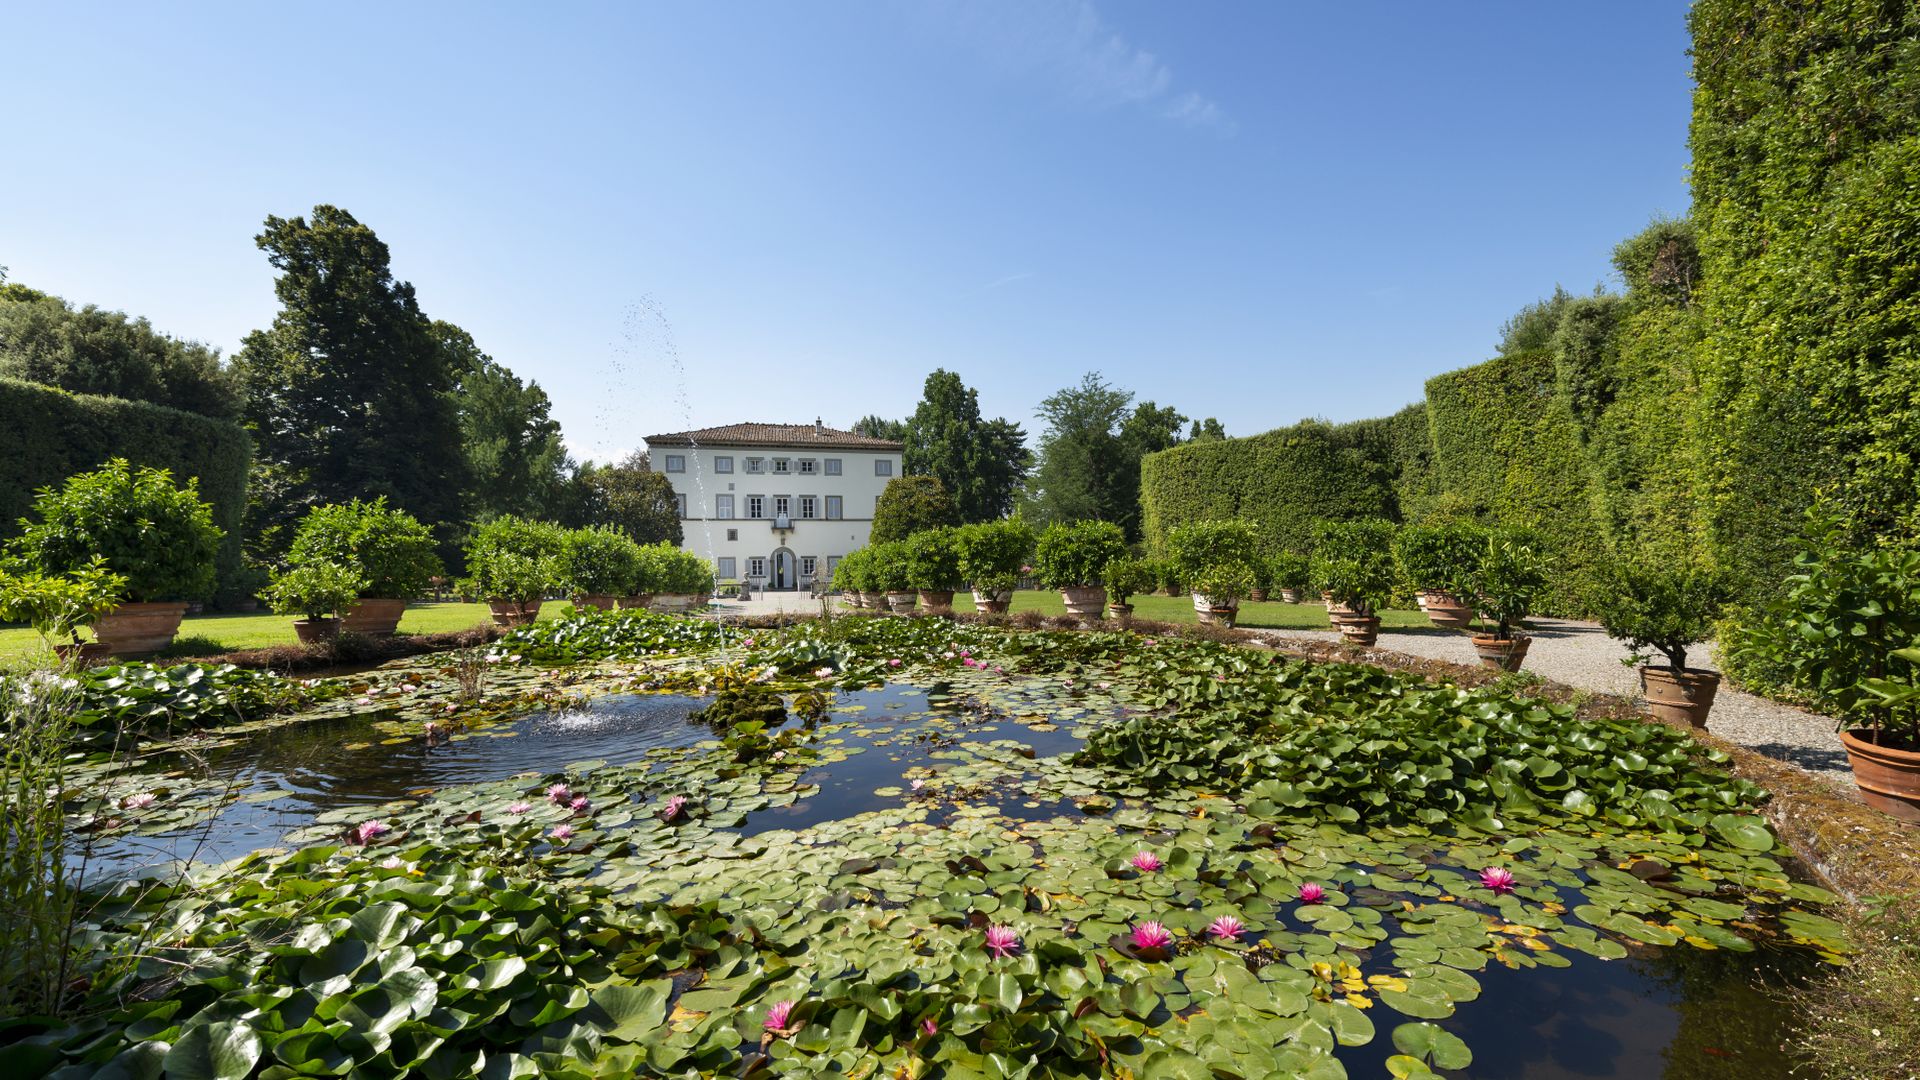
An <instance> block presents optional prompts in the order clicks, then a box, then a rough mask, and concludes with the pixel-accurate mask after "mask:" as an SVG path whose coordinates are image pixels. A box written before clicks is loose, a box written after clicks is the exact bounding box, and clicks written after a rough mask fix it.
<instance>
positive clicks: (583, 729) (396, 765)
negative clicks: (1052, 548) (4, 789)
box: [94, 686, 1811, 1080]
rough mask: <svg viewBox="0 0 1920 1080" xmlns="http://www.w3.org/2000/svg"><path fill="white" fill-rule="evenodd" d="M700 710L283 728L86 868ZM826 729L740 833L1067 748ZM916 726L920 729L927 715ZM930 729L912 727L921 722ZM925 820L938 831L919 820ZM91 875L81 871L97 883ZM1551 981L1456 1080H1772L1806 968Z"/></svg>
mask: <svg viewBox="0 0 1920 1080" xmlns="http://www.w3.org/2000/svg"><path fill="white" fill-rule="evenodd" d="M704 704H705V702H704V701H703V700H702V699H699V698H693V697H684V696H661V695H612V696H608V697H604V698H601V699H598V700H595V701H593V702H592V703H591V705H590V707H587V708H585V709H581V710H578V711H565V712H557V713H537V714H534V715H531V716H527V717H524V718H521V719H518V720H514V721H509V722H502V723H498V724H495V725H492V726H489V727H486V728H483V729H480V730H476V731H473V732H469V733H466V734H465V735H464V736H463V737H460V738H456V739H451V740H443V741H439V742H435V743H429V742H427V741H426V740H425V739H422V738H419V737H412V738H404V739H394V738H392V735H391V730H390V729H389V730H381V729H379V728H377V727H376V725H375V723H374V722H373V721H372V720H370V719H363V718H350V719H342V720H324V721H313V722H308V723H299V724H289V725H285V726H282V727H278V728H270V729H266V730H263V731H262V732H261V733H260V734H258V735H257V736H254V737H252V738H250V739H248V740H246V741H244V742H241V743H238V744H235V745H232V746H228V747H223V748H219V749H215V750H212V751H210V752H209V753H208V754H207V756H206V757H205V758H204V759H199V760H193V759H186V758H177V757H176V758H171V759H169V758H166V757H161V758H158V759H156V761H155V762H154V765H153V767H154V768H155V770H156V771H161V770H166V769H181V768H189V769H192V770H195V771H199V772H201V773H202V774H203V775H205V776H206V777H208V778H211V779H214V780H216V781H219V782H221V783H225V784H228V785H231V787H232V788H233V789H234V790H235V791H237V792H240V793H243V794H244V795H245V796H247V797H245V798H243V799H241V800H240V801H238V802H235V803H233V804H232V805H230V806H229V807H227V808H226V810H225V811H224V812H223V813H222V814H221V816H220V818H219V819H218V820H217V821H216V822H215V823H214V824H213V825H212V826H211V827H205V826H202V827H199V828H194V829H188V830H182V831H181V832H180V833H178V834H176V835H171V836H161V837H130V838H121V839H116V840H113V841H110V842H108V843H107V844H106V845H104V846H103V847H102V848H101V849H100V851H99V853H98V854H99V855H101V856H104V857H105V862H106V865H107V866H108V867H110V868H118V869H119V870H121V871H127V870H135V869H139V868H146V867H153V866H158V865H162V864H165V863H167V862H168V861H171V860H178V859H187V858H193V859H198V860H200V861H203V862H219V861H224V860H226V859H231V858H235V857H238V856H240V855H244V854H246V853H247V852H250V851H254V850H258V849H260V848H262V847H273V846H279V845H280V844H281V843H282V840H283V838H284V837H285V836H286V835H287V834H288V833H290V832H292V831H294V830H296V829H300V828H304V827H306V826H309V825H312V824H313V823H314V819H315V818H317V817H318V816H320V815H321V814H324V813H327V812H329V811H334V810H342V809H351V808H355V807H375V806H379V805H382V804H385V803H389V802H393V801H396V800H405V799H421V798H423V797H425V796H426V795H427V794H428V793H430V792H431V791H432V790H435V789H439V788H444V787H450V786H455V785H460V784H469V783H477V782H484V781H493V780H500V779H504V778H507V777H511V776H514V775H517V774H520V773H551V772H561V771H564V770H565V769H566V768H567V767H568V766H569V765H572V764H574V763H576V762H582V761H590V760H599V761H605V762H607V763H609V764H613V765H620V764H630V763H633V762H636V761H640V760H642V759H644V758H645V757H646V755H647V752H648V751H650V750H654V749H659V748H673V747H687V746H691V745H693V744H695V743H698V742H701V741H703V740H708V739H712V738H713V737H714V735H713V732H712V731H711V730H710V729H709V728H708V727H706V726H705V725H703V724H700V723H697V722H690V721H689V719H688V717H689V716H690V715H691V714H692V713H693V712H695V711H696V710H698V709H699V708H701V707H702V706H703V705H704ZM834 708H835V715H834V718H833V719H834V720H835V721H850V722H851V724H852V727H851V728H849V729H843V730H838V731H835V732H833V733H832V735H831V737H834V738H840V739H843V740H844V741H845V744H846V746H847V747H848V748H854V747H859V748H862V749H863V752H861V753H855V754H852V755H850V756H848V757H847V758H846V759H845V760H842V761H838V762H832V763H828V764H823V765H821V766H819V767H817V768H814V769H813V770H811V771H809V772H808V773H807V774H806V776H805V777H804V778H803V779H804V780H805V781H806V782H808V783H814V784H818V785H819V786H820V790H819V792H818V793H817V794H815V795H813V796H812V797H810V798H805V799H801V800H798V801H797V802H795V803H794V804H792V805H791V806H786V807H779V808H773V809H767V810H762V811H758V812H755V813H753V814H752V815H750V816H749V818H748V820H747V824H746V826H745V827H744V829H743V831H745V832H747V833H757V832H761V831H764V830H767V829H775V828H779V829H798V828H805V827H807V826H809V825H814V824H817V823H820V822H824V821H831V820H836V819H839V818H844V817H848V816H851V815H854V814H859V813H862V812H865V811H868V810H877V809H882V808H887V807H892V806H897V805H899V797H898V796H895V795H884V796H883V795H879V794H876V789H880V788H890V787H906V786H908V780H907V779H905V778H904V777H903V775H902V774H903V772H905V771H906V770H908V769H911V768H914V767H916V766H927V767H941V766H945V765H950V764H952V760H951V759H941V758H936V757H934V756H933V755H935V754H937V753H939V752H941V751H942V750H945V749H947V748H949V747H951V746H953V745H955V744H956V743H959V742H968V741H991V740H1001V739H1007V740H1014V741H1016V742H1019V743H1021V744H1023V745H1025V746H1028V747H1031V748H1032V749H1033V751H1034V753H1035V754H1036V755H1037V756H1039V757H1048V756H1051V755H1056V754H1062V753H1069V752H1071V751H1073V750H1074V749H1076V748H1077V747H1078V746H1079V745H1080V740H1078V739H1077V738H1075V737H1074V736H1073V735H1072V734H1071V733H1070V732H1068V731H1067V730H1065V729H1064V728H1063V729H1061V730H1057V731H1034V730H1032V729H1030V728H1028V727H1026V726H1024V725H1022V724H1020V723H1017V722H1014V721H1010V720H1006V719H994V718H991V717H978V716H974V715H971V714H967V713H964V712H961V711H959V710H955V709H951V708H946V707H942V706H938V705H933V704H930V703H929V701H928V698H927V695H926V692H925V691H924V690H921V689H919V688H915V687H909V686H890V687H888V688H886V689H883V690H877V691H869V692H862V693H846V694H840V695H838V696H837V697H836V698H835V699H834ZM930 714H931V715H930ZM936 717H937V722H929V721H933V720H935V718H936ZM1025 799H1026V796H1025V795H1024V794H1017V795H1015V796H1014V797H1011V798H1009V799H1007V800H1006V802H1005V805H1004V806H1003V807H1002V808H1001V809H1002V810H1003V812H1005V813H1006V814H1008V815H1009V816H1012V817H1016V818H1022V819H1036V818H1049V817H1053V816H1056V815H1059V814H1062V813H1075V811H1074V810H1073V808H1072V807H1071V805H1069V804H1065V803H1062V804H1057V805H1054V804H1049V805H1041V806H1037V807H1030V806H1025V805H1023V803H1024V801H1025ZM930 820H933V821H934V822H936V823H937V822H938V821H940V820H941V818H940V817H939V816H938V815H936V816H934V817H933V818H931V819H930ZM98 872H99V870H98V869H97V868H96V870H95V871H94V873H95V875H96V876H97V874H98ZM1565 955H1566V956H1567V957H1568V958H1569V959H1570V960H1571V961H1572V966H1570V967H1566V968H1547V967H1540V968H1536V969H1531V970H1521V971H1514V970H1509V969H1506V968H1503V967H1501V966H1499V965H1497V964H1495V965H1493V966H1490V967H1489V968H1488V969H1487V970H1485V971H1482V972H1479V973H1477V975H1476V978H1478V979H1479V981H1480V983H1481V986H1482V993H1481V996H1480V998H1479V999H1478V1000H1476V1001H1472V1002H1468V1003H1465V1004H1462V1005H1460V1006H1459V1007H1458V1011H1457V1012H1456V1014H1455V1015H1454V1016H1453V1017H1451V1018H1449V1019H1446V1020H1441V1021H1436V1022H1437V1023H1439V1024H1440V1025H1441V1026H1442V1027H1445V1028H1446V1029H1448V1030H1450V1031H1452V1032H1454V1033H1455V1034H1457V1035H1459V1036H1460V1037H1461V1038H1462V1039H1464V1040H1465V1041H1466V1042H1467V1044H1468V1045H1469V1046H1470V1047H1471V1048H1472V1049H1473V1054H1474V1060H1473V1064H1472V1066H1471V1067H1470V1068H1469V1069H1467V1070H1465V1071H1464V1072H1462V1073H1453V1074H1446V1075H1454V1076H1460V1075H1466V1076H1473V1077H1476V1078H1484V1080H1589V1078H1634V1080H1639V1078H1654V1077H1661V1078H1667V1080H1786V1078H1787V1077H1788V1076H1789V1075H1790V1067H1791V1064H1792V1062H1791V1061H1790V1060H1789V1059H1788V1058H1787V1057H1786V1055H1785V1054H1784V1053H1782V1052H1781V1049H1780V1047H1781V1046H1782V1044H1783V1042H1784V1041H1785V1040H1786V1038H1787V1032H1788V1027H1789V1021H1790V1020H1791V1014H1790V1010H1789V1009H1788V1008H1787V1006H1786V1005H1785V1004H1784V1003H1783V1002H1782V1000H1781V999H1780V996H1779V994H1778V992H1777V991H1778V988H1780V987H1783V986H1785V985H1787V984H1788V982H1790V981H1791V980H1792V979H1794V978H1795V977H1797V976H1798V975H1799V974H1801V973H1804V972H1805V971H1806V970H1808V969H1809V968H1810V966H1811V964H1810V963H1809V962H1808V960H1807V959H1806V958H1805V957H1804V956H1802V955H1800V954H1794V953H1784V952H1778V951H1768V950H1765V949H1763V950H1762V951H1760V952H1759V953H1757V954H1738V953H1730V952H1710V951H1702V950H1698V949H1694V948H1689V947H1674V948H1645V947H1636V952H1635V955H1634V956H1632V957H1630V958H1628V959H1625V960H1616V961H1604V960H1599V959H1597V958H1594V957H1591V956H1588V955H1586V954H1584V953H1579V952H1575V951H1572V950H1568V951H1566V952H1565ZM1369 1015H1370V1016H1371V1018H1372V1019H1373V1021H1374V1023H1375V1025H1376V1027H1377V1033H1376V1035H1375V1037H1374V1039H1373V1041H1372V1042H1371V1043H1369V1044H1368V1045H1367V1046H1364V1047H1357V1048H1343V1049H1342V1050H1341V1051H1340V1054H1339V1056H1340V1058H1341V1060H1342V1061H1343V1062H1344V1063H1345V1065H1346V1066H1347V1069H1348V1073H1349V1075H1350V1076H1353V1077H1355V1078H1372V1077H1386V1076H1387V1075H1388V1073H1387V1070H1386V1067H1385V1065H1384V1062H1385V1059H1386V1058H1387V1057H1388V1056H1390V1055H1391V1054H1393V1053H1395V1050H1394V1048H1393V1043H1392V1039H1391V1032H1392V1029H1393V1028H1394V1026H1396V1025H1397V1024H1399V1023H1402V1022H1405V1021H1406V1020H1408V1019H1409V1018H1407V1017H1402V1016H1400V1015H1399V1014H1397V1013H1395V1012H1393V1011H1392V1010H1391V1009H1389V1008H1387V1007H1386V1006H1384V1005H1376V1006H1375V1007H1374V1008H1373V1009H1372V1010H1371V1011H1370V1013H1369Z"/></svg>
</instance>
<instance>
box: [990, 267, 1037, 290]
mask: <svg viewBox="0 0 1920 1080" xmlns="http://www.w3.org/2000/svg"><path fill="white" fill-rule="evenodd" d="M1032 276H1033V271H1031V270H1022V271H1020V272H1019V273H1017V274H1008V275H1007V276H1006V277H998V278H994V279H993V280H992V281H989V282H987V283H986V284H985V285H982V286H981V287H980V291H981V292H986V291H987V290H988V289H997V288H999V287H1000V286H1002V285H1011V284H1013V283H1014V282H1016V281H1025V280H1027V279H1028V278H1030V277H1032Z"/></svg>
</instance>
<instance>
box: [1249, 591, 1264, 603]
mask: <svg viewBox="0 0 1920 1080" xmlns="http://www.w3.org/2000/svg"><path fill="white" fill-rule="evenodd" d="M1247 599H1249V600H1251V601H1253V602H1254V603H1256V604H1260V603H1265V602H1266V599H1267V590H1265V589H1248V590H1247Z"/></svg>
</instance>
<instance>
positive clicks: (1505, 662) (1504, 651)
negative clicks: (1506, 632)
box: [1473, 634, 1533, 671]
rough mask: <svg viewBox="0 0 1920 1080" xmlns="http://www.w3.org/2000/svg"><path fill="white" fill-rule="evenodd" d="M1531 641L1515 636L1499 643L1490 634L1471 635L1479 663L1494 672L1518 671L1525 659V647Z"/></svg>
mask: <svg viewBox="0 0 1920 1080" xmlns="http://www.w3.org/2000/svg"><path fill="white" fill-rule="evenodd" d="M1531 644H1533V639H1532V638H1528V637H1520V636H1519V635H1515V636H1513V637H1511V638H1508V639H1507V640H1506V641H1501V640H1499V639H1497V638H1495V637H1494V636H1493V635H1491V634H1475V635H1473V651H1474V652H1477V653H1479V654H1480V662H1481V663H1482V664H1485V665H1486V666H1488V667H1490V668H1493V669H1494V670H1495V671H1519V670H1520V665H1521V664H1522V663H1524V662H1525V661H1526V659H1527V647H1528V646H1529V645H1531Z"/></svg>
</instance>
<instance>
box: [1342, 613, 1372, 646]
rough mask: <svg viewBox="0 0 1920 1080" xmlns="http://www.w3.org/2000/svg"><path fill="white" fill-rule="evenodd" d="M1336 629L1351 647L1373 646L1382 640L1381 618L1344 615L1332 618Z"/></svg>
mask: <svg viewBox="0 0 1920 1080" xmlns="http://www.w3.org/2000/svg"><path fill="white" fill-rule="evenodd" d="M1330 617H1331V619H1332V620H1333V627H1334V629H1336V630H1338V631H1340V637H1341V639H1342V640H1344V641H1346V642H1347V643H1348V644H1351V645H1371V644H1373V643H1374V642H1376V641H1378V640H1380V616H1378V615H1354V614H1342V615H1334V616H1330Z"/></svg>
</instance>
